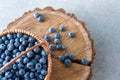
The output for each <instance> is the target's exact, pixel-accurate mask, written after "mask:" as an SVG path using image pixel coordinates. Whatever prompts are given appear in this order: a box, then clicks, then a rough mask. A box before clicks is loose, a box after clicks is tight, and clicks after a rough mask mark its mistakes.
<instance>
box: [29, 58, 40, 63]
mask: <svg viewBox="0 0 120 80" xmlns="http://www.w3.org/2000/svg"><path fill="white" fill-rule="evenodd" d="M38 61H39V60H35V59H32V60H31V62H32V63H34V64H37V62H38Z"/></svg>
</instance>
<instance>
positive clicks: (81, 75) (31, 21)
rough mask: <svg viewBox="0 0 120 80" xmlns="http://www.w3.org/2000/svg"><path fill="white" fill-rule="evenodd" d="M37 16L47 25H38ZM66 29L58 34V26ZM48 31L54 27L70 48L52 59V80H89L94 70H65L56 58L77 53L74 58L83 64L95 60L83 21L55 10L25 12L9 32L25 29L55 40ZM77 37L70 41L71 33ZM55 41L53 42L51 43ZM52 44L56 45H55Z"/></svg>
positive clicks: (78, 67) (75, 67) (77, 67)
mask: <svg viewBox="0 0 120 80" xmlns="http://www.w3.org/2000/svg"><path fill="white" fill-rule="evenodd" d="M34 12H39V13H40V14H41V15H42V16H43V17H44V22H38V21H37V19H36V18H34V17H33V14H34ZM61 25H64V26H66V29H67V30H66V31H65V32H60V31H59V26H61ZM49 27H54V28H55V29H56V33H60V35H61V38H60V39H61V43H62V44H63V45H65V46H66V47H67V49H66V50H55V51H54V56H53V57H52V63H53V68H52V69H53V70H52V74H51V80H90V78H91V67H90V65H89V66H85V65H81V64H78V63H72V66H70V67H69V68H66V67H65V66H64V65H63V64H62V63H61V62H60V61H58V59H56V57H58V56H59V55H62V54H65V53H74V55H75V58H74V59H78V60H81V59H83V58H86V59H87V60H88V61H89V62H90V64H91V63H92V61H93V57H94V48H93V40H92V39H91V38H90V33H89V31H88V30H87V29H86V28H85V24H84V23H83V22H82V21H79V20H77V18H76V17H75V16H74V14H70V13H65V11H64V10H63V9H57V10H54V9H53V8H52V7H46V8H44V9H40V8H36V9H35V10H33V11H29V12H26V13H25V14H24V15H23V16H22V17H20V18H19V19H17V20H15V21H14V22H11V23H10V24H9V25H8V27H7V29H23V30H26V31H30V32H32V33H34V34H36V35H38V36H44V35H45V34H48V35H50V36H51V37H52V39H53V33H49V31H48V29H49ZM70 31H73V32H74V33H75V37H74V38H68V36H67V34H68V32H70ZM52 41H53V40H52ZM52 41H51V42H50V43H53V42H52Z"/></svg>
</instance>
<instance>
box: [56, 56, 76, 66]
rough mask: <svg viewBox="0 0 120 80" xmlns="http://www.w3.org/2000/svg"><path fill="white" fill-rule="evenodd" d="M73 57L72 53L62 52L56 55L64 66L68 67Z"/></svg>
mask: <svg viewBox="0 0 120 80" xmlns="http://www.w3.org/2000/svg"><path fill="white" fill-rule="evenodd" d="M73 58H74V54H64V55H61V56H59V57H58V59H59V60H60V61H61V62H62V63H64V64H65V66H67V67H69V66H71V64H72V61H71V60H72V59H73Z"/></svg>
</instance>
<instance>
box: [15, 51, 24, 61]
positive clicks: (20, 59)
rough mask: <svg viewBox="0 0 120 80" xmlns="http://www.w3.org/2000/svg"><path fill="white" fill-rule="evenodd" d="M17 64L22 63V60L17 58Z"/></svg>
mask: <svg viewBox="0 0 120 80" xmlns="http://www.w3.org/2000/svg"><path fill="white" fill-rule="evenodd" d="M18 53H19V54H20V52H18ZM16 62H17V63H22V62H23V58H19V59H17V60H16Z"/></svg>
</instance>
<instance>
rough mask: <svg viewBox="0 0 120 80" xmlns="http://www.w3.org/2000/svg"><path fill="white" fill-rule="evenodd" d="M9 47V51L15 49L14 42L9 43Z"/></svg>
mask: <svg viewBox="0 0 120 80" xmlns="http://www.w3.org/2000/svg"><path fill="white" fill-rule="evenodd" d="M7 49H8V50H9V51H12V50H13V49H14V45H13V44H12V43H10V44H8V45H7Z"/></svg>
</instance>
